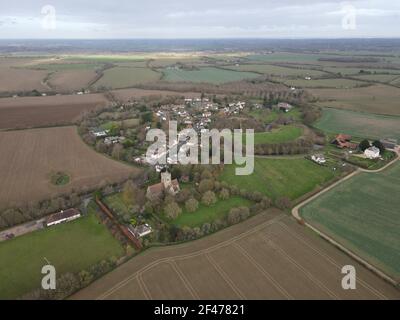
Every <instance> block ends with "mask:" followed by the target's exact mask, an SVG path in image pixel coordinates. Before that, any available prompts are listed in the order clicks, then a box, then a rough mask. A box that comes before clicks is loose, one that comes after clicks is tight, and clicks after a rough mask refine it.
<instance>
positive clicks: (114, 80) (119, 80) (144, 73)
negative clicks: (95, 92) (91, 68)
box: [93, 67, 161, 89]
mask: <svg viewBox="0 0 400 320" xmlns="http://www.w3.org/2000/svg"><path fill="white" fill-rule="evenodd" d="M160 77H161V73H158V72H155V71H153V70H151V69H148V68H129V67H116V68H112V69H108V70H106V71H105V72H104V75H103V77H101V78H100V79H99V80H98V81H97V82H96V83H94V84H93V86H94V87H101V86H104V87H107V88H113V89H118V88H128V87H133V86H135V85H137V84H142V83H147V82H153V81H157V80H159V79H160Z"/></svg>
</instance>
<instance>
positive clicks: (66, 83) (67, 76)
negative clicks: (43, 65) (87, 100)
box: [48, 69, 97, 92]
mask: <svg viewBox="0 0 400 320" xmlns="http://www.w3.org/2000/svg"><path fill="white" fill-rule="evenodd" d="M96 76H97V74H96V72H95V70H90V69H87V70H66V71H57V72H55V73H53V74H52V75H51V76H50V79H49V80H48V84H49V86H50V87H51V88H52V89H54V90H55V91H56V92H71V91H81V90H83V89H86V88H87V87H88V85H89V84H90V83H91V81H93V80H94V79H95V78H96Z"/></svg>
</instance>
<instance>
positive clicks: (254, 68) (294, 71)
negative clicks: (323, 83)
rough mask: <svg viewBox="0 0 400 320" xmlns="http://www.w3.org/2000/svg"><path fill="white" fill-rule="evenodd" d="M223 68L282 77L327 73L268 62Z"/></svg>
mask: <svg viewBox="0 0 400 320" xmlns="http://www.w3.org/2000/svg"><path fill="white" fill-rule="evenodd" d="M224 68H227V69H231V70H236V71H247V72H258V73H264V74H269V75H274V76H282V77H306V76H310V77H323V76H326V75H327V73H325V72H323V71H318V70H311V69H301V68H286V67H280V66H275V65H270V64H241V65H239V66H235V65H232V66H225V67H224Z"/></svg>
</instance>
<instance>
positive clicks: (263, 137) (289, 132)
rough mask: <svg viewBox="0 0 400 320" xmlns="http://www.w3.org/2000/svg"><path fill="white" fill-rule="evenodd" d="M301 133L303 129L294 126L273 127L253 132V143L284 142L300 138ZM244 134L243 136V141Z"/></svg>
mask: <svg viewBox="0 0 400 320" xmlns="http://www.w3.org/2000/svg"><path fill="white" fill-rule="evenodd" d="M302 134H303V129H302V128H300V127H296V126H281V127H279V128H278V129H273V130H272V131H270V132H256V133H254V144H256V145H257V144H268V143H284V142H290V141H294V140H296V139H297V138H300V137H301V135H302ZM245 138H246V136H243V139H244V143H245V141H246V139H245Z"/></svg>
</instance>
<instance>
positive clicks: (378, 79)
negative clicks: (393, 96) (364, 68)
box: [352, 74, 400, 83]
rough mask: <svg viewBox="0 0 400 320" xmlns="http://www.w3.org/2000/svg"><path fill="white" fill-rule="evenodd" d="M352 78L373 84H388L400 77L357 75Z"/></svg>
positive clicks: (391, 75) (390, 75) (392, 75)
mask: <svg viewBox="0 0 400 320" xmlns="http://www.w3.org/2000/svg"><path fill="white" fill-rule="evenodd" d="M352 77H353V78H357V79H360V80H366V81H373V82H382V83H390V82H392V81H393V80H396V79H397V78H400V75H395V74H367V75H365V74H364V75H357V76H352Z"/></svg>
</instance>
